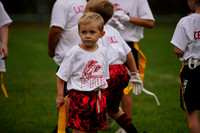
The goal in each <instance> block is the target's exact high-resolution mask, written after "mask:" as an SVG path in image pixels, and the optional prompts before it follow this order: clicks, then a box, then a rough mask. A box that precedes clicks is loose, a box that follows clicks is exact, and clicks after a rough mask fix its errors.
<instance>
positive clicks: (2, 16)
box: [0, 1, 12, 28]
mask: <svg viewBox="0 0 200 133" xmlns="http://www.w3.org/2000/svg"><path fill="white" fill-rule="evenodd" d="M10 23H12V20H11V18H10V17H9V16H8V14H7V12H6V11H5V9H4V7H3V4H2V3H1V1H0V28H1V27H3V26H4V25H8V24H10Z"/></svg>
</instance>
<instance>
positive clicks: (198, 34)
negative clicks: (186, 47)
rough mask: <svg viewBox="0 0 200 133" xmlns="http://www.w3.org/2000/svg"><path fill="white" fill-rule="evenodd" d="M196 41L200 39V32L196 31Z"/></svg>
mask: <svg viewBox="0 0 200 133" xmlns="http://www.w3.org/2000/svg"><path fill="white" fill-rule="evenodd" d="M194 39H195V40H197V39H200V31H195V32H194Z"/></svg>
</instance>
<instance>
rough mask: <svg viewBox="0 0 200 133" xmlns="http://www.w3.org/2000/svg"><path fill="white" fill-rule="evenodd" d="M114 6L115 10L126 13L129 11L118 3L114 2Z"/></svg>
mask: <svg viewBox="0 0 200 133" xmlns="http://www.w3.org/2000/svg"><path fill="white" fill-rule="evenodd" d="M113 6H114V10H115V11H123V12H124V13H125V14H127V13H128V12H127V11H125V10H124V9H122V8H120V5H119V4H117V3H114V4H113Z"/></svg>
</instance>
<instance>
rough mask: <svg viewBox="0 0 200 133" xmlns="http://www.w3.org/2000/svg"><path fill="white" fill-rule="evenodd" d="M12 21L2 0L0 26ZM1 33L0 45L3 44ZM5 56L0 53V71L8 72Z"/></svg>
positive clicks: (0, 4)
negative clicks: (3, 58)
mask: <svg viewBox="0 0 200 133" xmlns="http://www.w3.org/2000/svg"><path fill="white" fill-rule="evenodd" d="M10 23H12V20H11V19H10V17H9V16H8V14H7V13H6V11H5V9H4V7H3V4H2V3H1V1H0V28H2V27H3V26H4V25H9V24H10ZM1 39H2V38H1V35H0V46H1V41H2V40H1ZM2 57H3V56H2V55H0V72H6V67H5V62H4V60H2V59H1V58H2Z"/></svg>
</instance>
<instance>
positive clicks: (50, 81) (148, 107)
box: [0, 24, 188, 133]
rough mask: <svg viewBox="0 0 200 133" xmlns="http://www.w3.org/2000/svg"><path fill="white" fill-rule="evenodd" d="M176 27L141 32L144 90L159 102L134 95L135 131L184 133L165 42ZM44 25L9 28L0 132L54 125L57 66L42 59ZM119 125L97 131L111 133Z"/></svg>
mask: <svg viewBox="0 0 200 133" xmlns="http://www.w3.org/2000/svg"><path fill="white" fill-rule="evenodd" d="M175 26H176V24H156V25H155V27H154V28H153V29H145V31H144V36H145V38H144V39H142V40H141V42H140V43H139V44H140V48H141V49H142V51H143V53H144V54H145V56H146V57H147V67H146V73H145V79H144V87H145V88H146V89H148V90H150V91H152V92H154V93H155V94H156V95H157V97H158V99H159V101H160V104H161V105H160V106H157V104H156V101H155V99H154V98H153V97H152V96H150V95H147V94H145V93H142V94H141V95H138V96H135V95H132V97H133V102H134V106H133V116H132V119H133V123H134V124H135V126H136V128H137V129H138V131H139V132H143V131H145V132H146V133H161V132H162V133H187V132H188V129H187V124H186V118H185V112H184V111H182V110H181V109H180V107H179V80H178V77H179V69H180V67H181V63H180V61H179V60H178V59H177V58H176V56H175V54H174V53H173V46H172V45H171V44H170V40H171V37H172V35H173V32H174V28H175ZM48 30H49V29H48V25H44V26H41V25H31V26H29V25H27V26H22V25H14V24H12V25H11V26H10V31H9V33H10V36H9V58H8V59H7V60H6V68H7V72H6V73H5V75H4V83H5V86H6V90H7V92H8V96H9V97H8V98H7V99H6V98H5V97H4V95H3V92H2V91H1V92H0V101H1V103H0V115H1V116H0V132H2V133H39V132H42V133H49V132H51V131H52V130H53V129H54V127H55V125H56V124H57V115H58V111H57V109H56V103H55V99H56V94H57V93H56V75H55V71H56V67H57V66H56V64H55V63H54V61H53V60H52V59H51V58H49V57H48V55H47V37H48ZM118 128H119V126H118V125H117V124H116V123H114V126H113V127H112V129H108V130H105V131H99V133H102V132H106V133H114V132H115V131H116V130H117V129H118Z"/></svg>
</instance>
